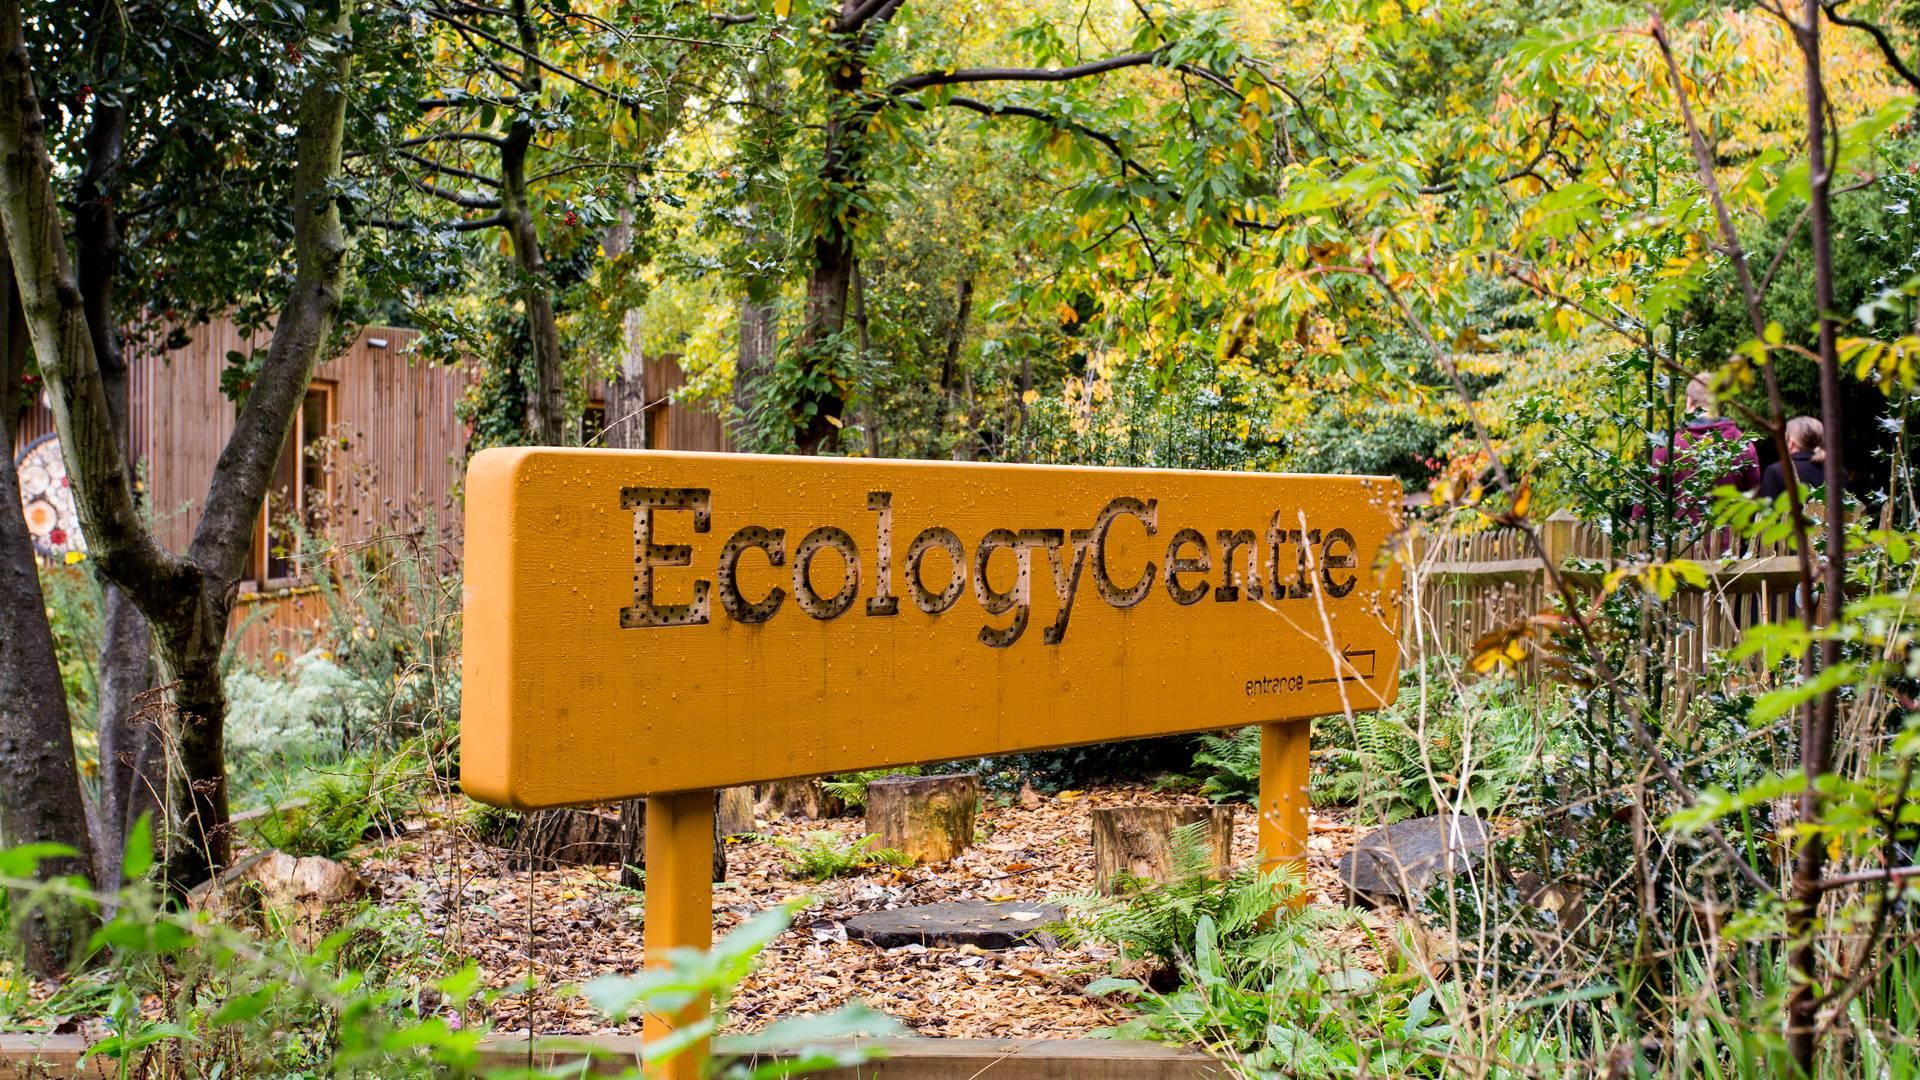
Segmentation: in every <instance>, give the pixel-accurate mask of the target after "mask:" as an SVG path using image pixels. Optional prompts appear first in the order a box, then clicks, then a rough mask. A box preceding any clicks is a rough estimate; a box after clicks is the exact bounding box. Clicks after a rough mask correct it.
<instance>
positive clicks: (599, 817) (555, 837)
mask: <svg viewBox="0 0 1920 1080" xmlns="http://www.w3.org/2000/svg"><path fill="white" fill-rule="evenodd" d="M620 840H621V836H620V818H619V817H618V816H617V815H614V814H610V813H605V812H603V811H600V810H595V809H588V808H584V807H571V806H570V807H564V808H562V809H559V810H539V811H535V812H533V813H530V814H527V815H526V816H525V817H523V818H521V819H520V831H519V835H517V836H516V837H515V838H514V841H513V860H512V863H513V866H514V867H515V868H516V869H524V868H525V867H527V866H528V865H529V864H531V865H532V866H533V867H534V869H536V870H548V869H551V868H553V867H556V866H613V865H615V864H617V863H619V861H620V856H621V853H622V852H623V851H624V850H625V849H624V848H623V847H622V846H621V843H620Z"/></svg>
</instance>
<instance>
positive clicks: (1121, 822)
mask: <svg viewBox="0 0 1920 1080" xmlns="http://www.w3.org/2000/svg"><path fill="white" fill-rule="evenodd" d="M1196 822H1198V823H1204V824H1205V825H1206V829H1205V830H1204V833H1205V836H1206V841H1207V848H1208V849H1209V851H1210V852H1211V854H1212V856H1213V871H1214V875H1215V876H1216V877H1222V878H1224V877H1226V875H1227V870H1228V868H1229V867H1230V866H1231V865H1232V861H1233V811H1232V810H1231V809H1229V808H1227V807H1224V806H1101V807H1096V808H1095V809H1094V811H1093V880H1094V883H1095V884H1096V885H1097V886H1098V887H1099V889H1100V891H1101V892H1103V893H1108V894H1112V893H1115V892H1119V891H1120V890H1121V884H1122V882H1124V881H1125V880H1126V879H1127V878H1129V877H1131V878H1138V879H1142V880H1146V881H1166V880H1167V879H1169V878H1170V877H1172V876H1173V830H1175V829H1177V828H1179V827H1181V826H1183V825H1192V824H1195V823H1196Z"/></svg>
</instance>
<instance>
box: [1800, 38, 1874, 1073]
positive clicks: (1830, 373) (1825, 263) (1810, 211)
mask: <svg viewBox="0 0 1920 1080" xmlns="http://www.w3.org/2000/svg"><path fill="white" fill-rule="evenodd" d="M1823 17H1824V12H1823V10H1822V8H1821V4H1820V0H1806V4H1805V6H1804V9H1803V11H1802V15H1801V23H1800V25H1798V26H1795V27H1793V31H1794V35H1795V37H1796V39H1797V40H1798V44H1799V46H1800V51H1801V56H1802V58H1803V60H1804V61H1805V68H1806V79H1805V93H1806V110H1807V142H1806V146H1807V166H1808V192H1807V232H1808V237H1809V239H1810V240H1811V241H1812V245H1813V293H1814V296H1813V299H1814V311H1815V312H1816V313H1818V323H1817V335H1818V339H1819V340H1818V348H1819V359H1820V420H1821V423H1822V425H1823V426H1824V427H1825V429H1826V439H1825V442H1826V446H1827V460H1826V470H1827V478H1828V479H1827V484H1826V497H1827V498H1826V521H1825V522H1824V523H1823V524H1824V527H1825V529H1826V533H1827V537H1826V539H1827V544H1826V572H1825V579H1824V581H1823V583H1822V589H1821V592H1822V596H1821V609H1822V610H1821V612H1820V622H1821V624H1822V625H1824V626H1828V627H1838V626H1840V625H1841V617H1840V616H1841V613H1842V611H1843V610H1844V609H1845V604H1846V581H1847V543H1846V539H1847V534H1846V528H1847V521H1846V479H1845V478H1846V475H1847V466H1846V452H1845V447H1846V441H1847V432H1846V414H1845V411H1844V403H1845V399H1844V396H1843V392H1842V389H1841V384H1840V361H1839V349H1838V343H1837V341H1836V340H1835V331H1836V327H1835V319H1834V316H1833V314H1832V312H1833V307H1834V302H1833V221H1832V197H1831V191H1830V188H1831V184H1832V181H1833V176H1832V173H1831V172H1830V170H1829V168H1828V161H1827V148H1826V141H1827V134H1828V133H1827V130H1826V122H1827V96H1826V89H1825V83H1824V81H1823V77H1822V75H1821V66H1822V64H1821V56H1820V49H1821V45H1820V20H1821V18H1823ZM1785 468H1786V469H1787V475H1788V478H1789V479H1791V478H1792V476H1793V466H1792V463H1791V462H1788V463H1786V465H1785ZM1819 651H1820V663H1819V667H1818V670H1819V671H1821V672H1825V671H1828V670H1831V669H1832V668H1834V667H1836V666H1838V665H1839V663H1840V638H1839V636H1838V635H1829V636H1827V637H1826V638H1824V639H1822V640H1821V642H1820V645H1819ZM1839 706H1840V690H1839V687H1838V686H1829V687H1828V688H1827V689H1826V691H1825V692H1824V693H1822V694H1821V695H1820V696H1819V697H1818V698H1817V699H1816V700H1815V701H1814V703H1813V707H1812V708H1811V709H1803V710H1802V711H1801V726H1800V768H1801V771H1802V772H1803V773H1804V774H1805V776H1806V781H1807V782H1806V786H1805V788H1804V789H1803V790H1802V793H1801V795H1800V820H1801V821H1803V822H1805V823H1806V824H1807V825H1808V826H1809V828H1810V829H1812V830H1814V832H1813V835H1814V836H1818V835H1819V833H1818V829H1819V826H1820V825H1821V823H1822V821H1823V818H1824V811H1825V807H1824V805H1823V797H1822V795H1821V789H1822V784H1823V781H1824V778H1825V776H1826V774H1827V773H1828V772H1830V771H1831V770H1832V768H1833V743H1834V732H1835V731H1836V729H1837V726H1838V720H1839V717H1838V713H1839ZM1826 855H1827V845H1826V844H1824V843H1821V842H1819V841H1817V840H1812V841H1807V842H1804V843H1802V844H1801V845H1800V850H1799V853H1798V855H1797V856H1796V857H1795V859H1794V865H1793V874H1792V882H1791V897H1790V899H1789V902H1788V905H1787V937H1788V940H1789V941H1791V942H1792V943H1793V944H1792V949H1793V951H1792V953H1791V954H1790V955H1789V957H1788V976H1789V981H1790V982H1791V984H1792V990H1791V991H1789V993H1788V996H1787V1049H1788V1052H1789V1053H1791V1054H1792V1055H1793V1059H1794V1061H1795V1063H1796V1064H1798V1065H1799V1067H1800V1071H1801V1072H1802V1073H1803V1074H1804V1075H1807V1076H1813V1075H1815V1073H1816V1069H1815V1064H1816V1059H1817V1058H1818V1056H1819V1052H1820V1034H1819V1033H1820V1010H1821V1006H1822V1004H1823V1002H1824V1000H1825V996H1826V988H1825V972H1824V971H1823V970H1822V969H1823V965H1822V962H1821V952H1822V944H1821V941H1820V933H1819V930H1820V901H1821V898H1822V897H1823V895H1824V891H1823V890H1822V889H1821V886H1820V879H1821V877H1822V875H1824V874H1825V872H1826ZM1885 902H1887V901H1886V899H1885V898H1883V899H1882V903H1885Z"/></svg>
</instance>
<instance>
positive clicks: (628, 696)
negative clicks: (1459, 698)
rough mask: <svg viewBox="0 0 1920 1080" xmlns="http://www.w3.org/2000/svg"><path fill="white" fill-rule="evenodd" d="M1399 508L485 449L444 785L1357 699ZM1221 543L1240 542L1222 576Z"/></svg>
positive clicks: (696, 769) (1121, 731)
mask: <svg viewBox="0 0 1920 1080" xmlns="http://www.w3.org/2000/svg"><path fill="white" fill-rule="evenodd" d="M1399 497H1400V496H1399V488H1398V486H1397V485H1396V484H1395V483H1394V482H1393V481H1391V480H1388V479H1383V478H1377V477H1376V478H1369V477H1322V476H1285V475H1272V474H1236V473H1201V472H1179V471H1164V470H1123V469H1086V468H1055V467H1047V466H1014V465H981V464H970V463H956V462H903V461H864V460H854V459H831V458H802V457H769V456H744V455H725V454H692V453H670V452H653V451H612V450H560V449H515V450H489V451H486V452H484V453H482V454H480V455H478V456H476V457H475V458H474V460H473V463H472V465H471V467H470V469H469V470H468V474H467V529H466V548H467V573H466V583H465V584H466V605H465V635H466V637H465V656H464V691H463V698H462V726H463V731H462V740H461V742H462V748H461V762H462V765H461V768H462V777H461V779H462V783H463V785H464V787H465V789H466V791H467V793H468V794H470V795H472V796H473V797H475V798H478V799H482V800H484V801H488V802H494V803H498V804H503V805H511V806H516V807H520V808H523V809H530V808H537V807H548V806H559V805H564V804H569V803H586V802H598V801H606V800H611V799H617V798H626V797H632V796H637V795H657V794H662V793H666V792H675V791H693V790H705V789H710V788H716V787H725V786H730V785H735V784H744V783H755V782H762V781H768V780H776V779H784V778H789V777H799V776H813V775H820V774H825V773H833V772H843V771H850V770H854V769H862V768H877V767H882V766H890V765H904V764H909V763H916V762H928V761H938V760H946V759H955V758H965V757H974V756H979V755H987V754H1000V753H1007V752H1013V751H1021V750H1035V749H1044V748H1051V747H1061V746H1071V745H1076V744H1083V743H1093V742H1105V741H1110V740H1115V739H1130V738H1138V737H1143V736H1149V735H1161V734H1170V733H1175V732H1187V731H1201V730H1208V729H1217V728H1225V727H1234V726H1238V725H1243V724H1250V723H1273V722H1275V721H1282V720H1291V719H1301V718H1306V717H1312V716H1318V715H1325V714H1328V713H1336V712H1340V711H1342V710H1343V708H1351V709H1356V710H1357V709H1368V708H1376V707H1378V706H1379V705H1380V704H1381V703H1382V702H1384V701H1387V700H1391V698H1392V695H1393V693H1394V691H1395V689H1396V686H1397V682H1398V672H1399V662H1398V653H1397V650H1396V634H1397V630H1398V626H1399V612H1398V602H1399V577H1398V575H1399V571H1398V569H1397V568H1396V567H1395V566H1394V565H1392V563H1391V560H1390V559H1386V558H1384V556H1385V554H1386V551H1385V549H1386V547H1387V545H1388V540H1389V537H1390V536H1391V534H1392V533H1393V531H1394V530H1395V528H1396V527H1397V516H1398V506H1399ZM1126 500H1134V501H1133V502H1128V501H1126ZM1116 508H1117V509H1116ZM1149 522H1150V523H1151V524H1149ZM883 523H884V531H885V532H886V534H887V535H886V539H885V541H884V542H881V541H880V540H879V539H878V537H879V533H880V532H881V531H882V530H883ZM1103 523H1104V524H1103ZM756 527H757V528H758V529H760V530H765V531H764V532H755V531H752V530H753V529H754V528H756ZM743 530H747V531H745V532H743ZM930 530H947V531H945V532H942V531H930ZM1184 530H1194V531H1193V532H1186V531H1184ZM1222 531H1226V532H1227V533H1228V535H1229V537H1230V539H1231V538H1233V537H1235V535H1236V534H1243V535H1239V536H1238V539H1240V540H1245V539H1246V538H1247V537H1249V536H1250V537H1251V538H1252V539H1253V543H1252V544H1251V545H1247V544H1245V543H1241V544H1238V545H1237V546H1233V547H1232V549H1231V554H1232V563H1233V565H1232V569H1231V574H1230V575H1229V574H1228V572H1227V570H1226V568H1225V566H1224V565H1223V564H1224V562H1225V560H1224V559H1223V555H1224V554H1226V551H1225V550H1223V549H1226V548H1227V547H1228V544H1227V543H1223V542H1222V539H1221V533H1222ZM810 534H811V539H809V536H810ZM923 534H925V537H926V538H923V539H921V542H920V544H919V545H918V548H916V546H915V540H916V538H922V537H923ZM1196 537H1197V538H1198V540H1200V541H1202V542H1203V543H1196V542H1195V539H1196ZM1295 537H1299V538H1303V539H1305V540H1306V541H1307V542H1306V543H1305V544H1302V543H1299V542H1298V541H1296V540H1295V539H1294V538H1295ZM730 538H740V539H738V540H737V541H736V543H735V544H734V551H735V554H736V555H737V563H736V564H735V567H734V569H735V570H736V571H737V578H736V579H735V580H731V581H730V580H729V579H728V575H727V574H725V573H723V562H726V561H728V560H723V551H724V550H725V549H726V548H727V545H728V543H729V540H730ZM1276 539H1277V541H1278V542H1277V543H1275V540H1276ZM983 541H985V542H986V546H987V548H988V549H989V550H988V552H987V556H986V564H985V565H986V570H987V573H986V580H985V583H984V587H983V584H982V582H981V581H980V577H979V574H978V567H979V565H980V563H979V556H980V549H981V547H982V544H983ZM1176 541H1178V542H1177V543H1175V542H1176ZM748 542H751V543H752V544H758V545H760V546H741V545H742V544H744V543H748ZM1170 545H1172V547H1173V550H1171V551H1170V550H1169V548H1170ZM954 547H957V548H959V549H960V550H961V554H962V559H961V563H960V565H959V566H957V567H955V566H953V565H951V563H950V561H949V555H948V554H947V550H948V549H951V548H954ZM848 548H851V549H852V550H854V551H855V556H854V561H855V564H856V565H857V567H858V582H857V583H856V584H854V585H852V586H851V587H847V581H846V578H847V574H846V565H845V559H844V557H843V556H842V555H841V554H840V552H841V551H842V550H845V549H848ZM1203 548H1204V554H1203ZM915 550H918V551H920V555H919V558H918V559H917V560H910V557H909V556H910V553H911V552H913V551H915ZM775 554H778V555H779V556H780V559H779V562H780V565H777V566H775V565H771V564H772V562H773V561H774V559H773V556H774V555H775ZM1250 558H1251V560H1252V562H1253V563H1254V566H1255V572H1254V574H1253V575H1252V576H1253V578H1255V579H1257V580H1258V582H1259V583H1260V586H1261V589H1260V591H1261V596H1260V597H1259V598H1258V599H1254V598H1251V597H1250V596H1249V593H1250V591H1251V590H1250V589H1249V588H1248V582H1249V574H1248V562H1249V559H1250ZM1023 561H1024V562H1025V565H1026V572H1025V573H1024V574H1022V573H1021V572H1020V567H1021V564H1022V562H1023ZM801 563H806V564H808V565H809V566H810V573H807V574H806V575H805V576H801V575H799V574H797V573H796V570H797V569H798V566H799V564H801ZM910 563H911V568H913V569H917V570H918V574H917V577H918V578H919V579H922V584H923V585H924V588H923V589H920V590H919V591H917V592H916V587H915V585H914V583H913V581H911V580H910V577H911V576H912V575H910V574H909V569H910ZM1148 564H1152V571H1151V575H1150V576H1144V575H1146V574H1147V566H1148ZM1169 564H1172V569H1171V571H1170V570H1169ZM1076 567H1078V572H1077V578H1076V569H1075V568H1076ZM1276 577H1277V578H1278V581H1277V584H1276V580H1275V579H1276ZM1103 582H1104V587H1103ZM950 583H952V584H954V585H956V586H957V590H956V593H957V595H955V594H948V595H942V594H946V593H948V589H947V586H948V585H949V584H950ZM883 585H884V588H882V586H883ZM776 595H778V598H779V599H778V603H777V606H772V605H773V604H774V598H775V596H776ZM1225 597H1232V598H1231V599H1227V598H1225ZM1063 598H1065V599H1066V600H1067V602H1064V603H1063ZM756 604H759V605H762V606H761V607H759V608H755V607H754V605H756ZM946 604H950V606H944V607H943V606H942V605H946ZM769 606H772V610H771V613H770V614H768V607H769ZM1063 608H1064V609H1065V613H1066V618H1064V619H1063V618H1062V611H1063ZM753 620H761V621H753ZM1299 730H1301V731H1304V725H1300V727H1299ZM1303 738H1304V736H1302V739H1303ZM1295 741H1299V740H1295ZM1301 744H1302V745H1304V743H1303V742H1302V743H1301ZM1287 745H1289V746H1292V745H1293V743H1292V742H1289V743H1288V744H1287ZM1263 817H1264V814H1263ZM1301 826H1302V829H1304V820H1303V821H1302V823H1301ZM1263 830H1264V826H1263ZM650 831H651V830H650ZM1264 835H1265V834H1264V831H1263V836H1264ZM1275 836H1276V837H1279V838H1280V839H1285V840H1286V841H1287V845H1288V846H1287V847H1286V848H1285V850H1287V851H1297V850H1301V849H1302V844H1303V842H1304V835H1302V834H1292V835H1291V837H1290V838H1289V836H1288V835H1287V834H1286V833H1285V830H1282V832H1281V833H1276V834H1275ZM689 858H690V857H689Z"/></svg>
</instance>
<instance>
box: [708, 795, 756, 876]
mask: <svg viewBox="0 0 1920 1080" xmlns="http://www.w3.org/2000/svg"><path fill="white" fill-rule="evenodd" d="M715 813H717V814H719V815H720V835H721V837H722V838H725V837H728V836H745V835H746V834H747V833H750V832H752V831H753V829H754V824H753V789H752V788H750V787H730V788H721V789H720V808H719V809H718V810H716V811H715ZM715 880H716V881H717V880H719V879H718V878H716V879H715Z"/></svg>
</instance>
